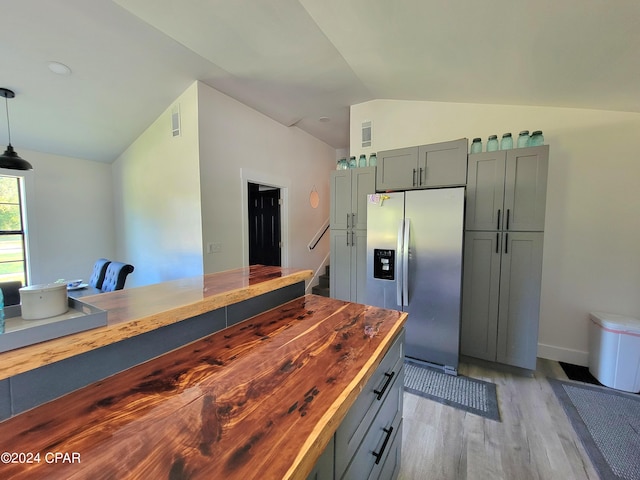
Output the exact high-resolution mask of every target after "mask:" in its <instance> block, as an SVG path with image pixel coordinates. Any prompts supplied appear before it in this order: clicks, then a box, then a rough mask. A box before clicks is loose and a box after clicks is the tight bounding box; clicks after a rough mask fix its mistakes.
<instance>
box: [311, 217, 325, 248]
mask: <svg viewBox="0 0 640 480" xmlns="http://www.w3.org/2000/svg"><path fill="white" fill-rule="evenodd" d="M327 230H329V219H328V218H327V219H326V220H325V222H324V223H323V224H322V227H320V230H318V232H317V233H316V234H315V236H314V237H313V238H312V239H311V241H310V242H309V245H307V248H308V249H309V251H311V250H313V249H314V248H316V246H317V245H318V243H319V242H320V239H321V238H322V237H323V236H324V234H325V233H327Z"/></svg>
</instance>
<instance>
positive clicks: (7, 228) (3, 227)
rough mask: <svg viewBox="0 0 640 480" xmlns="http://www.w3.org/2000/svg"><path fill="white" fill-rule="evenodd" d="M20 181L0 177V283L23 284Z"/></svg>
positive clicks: (23, 252) (23, 262)
mask: <svg viewBox="0 0 640 480" xmlns="http://www.w3.org/2000/svg"><path fill="white" fill-rule="evenodd" d="M19 181H20V179H18V178H16V177H2V176H0V281H9V280H20V281H22V283H23V284H24V283H25V251H24V231H23V225H22V213H21V210H22V207H21V205H20V184H19Z"/></svg>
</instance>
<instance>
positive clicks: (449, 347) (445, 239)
mask: <svg viewBox="0 0 640 480" xmlns="http://www.w3.org/2000/svg"><path fill="white" fill-rule="evenodd" d="M405 203H406V207H405V216H406V223H408V224H409V232H410V233H409V238H410V240H409V271H408V297H409V298H408V300H409V302H408V303H409V305H408V307H405V308H404V310H405V311H407V312H408V313H409V318H408V319H407V324H406V331H407V334H406V355H407V356H409V357H413V358H417V359H420V360H424V361H426V362H429V363H434V364H438V365H442V366H444V367H445V370H449V371H452V372H451V373H455V372H457V368H458V356H459V344H460V312H461V310H460V303H461V284H462V244H463V220H464V188H442V189H435V190H414V191H410V192H406V202H405Z"/></svg>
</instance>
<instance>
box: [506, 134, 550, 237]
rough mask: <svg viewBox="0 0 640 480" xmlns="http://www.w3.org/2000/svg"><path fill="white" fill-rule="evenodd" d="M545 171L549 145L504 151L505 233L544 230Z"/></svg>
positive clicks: (546, 169)
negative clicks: (507, 231) (508, 231)
mask: <svg viewBox="0 0 640 480" xmlns="http://www.w3.org/2000/svg"><path fill="white" fill-rule="evenodd" d="M548 168H549V146H548V145H543V146H540V147H529V148H518V149H515V150H508V151H507V161H506V174H505V192H504V209H505V215H506V218H505V224H504V227H503V229H504V230H515V231H530V232H531V231H543V230H544V211H545V206H546V198H547V171H548Z"/></svg>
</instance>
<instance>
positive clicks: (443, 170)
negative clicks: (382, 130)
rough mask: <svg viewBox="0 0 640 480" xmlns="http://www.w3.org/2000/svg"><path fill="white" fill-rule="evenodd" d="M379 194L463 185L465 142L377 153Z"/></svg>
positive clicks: (464, 175) (465, 154) (465, 170)
mask: <svg viewBox="0 0 640 480" xmlns="http://www.w3.org/2000/svg"><path fill="white" fill-rule="evenodd" d="M377 157H378V169H377V173H376V188H377V190H378V191H388V190H410V189H419V188H436V187H450V186H460V185H465V183H466V181H467V139H466V138H463V139H460V140H453V141H449V142H441V143H434V144H430V145H421V146H418V147H409V148H399V149H395V150H387V151H382V152H378V155H377Z"/></svg>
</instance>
